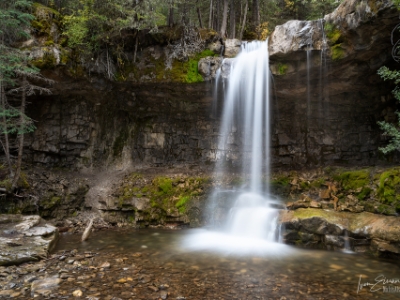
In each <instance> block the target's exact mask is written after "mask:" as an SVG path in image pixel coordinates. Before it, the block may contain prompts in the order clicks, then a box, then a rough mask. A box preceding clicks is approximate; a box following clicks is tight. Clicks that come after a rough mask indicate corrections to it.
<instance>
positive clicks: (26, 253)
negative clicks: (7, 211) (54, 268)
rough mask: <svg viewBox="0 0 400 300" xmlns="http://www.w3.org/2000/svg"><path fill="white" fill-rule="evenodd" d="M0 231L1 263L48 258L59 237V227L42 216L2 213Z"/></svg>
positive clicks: (17, 262) (16, 262)
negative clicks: (47, 221)
mask: <svg viewBox="0 0 400 300" xmlns="http://www.w3.org/2000/svg"><path fill="white" fill-rule="evenodd" d="M16 221H17V222H19V223H18V224H15V222H16ZM0 232H3V234H2V235H0V249H1V252H0V265H13V264H20V263H23V262H27V261H37V260H40V259H43V258H46V257H47V255H48V253H49V251H51V250H52V249H53V247H54V246H55V244H56V242H57V239H58V230H57V228H56V227H54V226H52V225H50V224H48V223H46V221H45V220H43V219H42V218H41V217H40V216H19V215H1V217H0Z"/></svg>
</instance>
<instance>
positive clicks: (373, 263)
mask: <svg viewBox="0 0 400 300" xmlns="http://www.w3.org/2000/svg"><path fill="white" fill-rule="evenodd" d="M194 232H196V230H177V231H167V230H123V231H100V232H96V233H94V234H93V235H92V236H91V237H90V239H89V240H88V241H86V242H83V243H81V242H80V236H76V235H63V236H62V237H61V239H60V241H59V243H58V246H57V250H56V253H55V254H56V255H54V259H53V264H54V266H55V267H57V268H58V269H61V268H62V269H64V270H63V272H64V273H60V271H58V274H64V275H62V276H61V278H63V280H62V281H61V282H60V284H59V286H58V287H57V288H56V289H53V290H52V294H53V295H54V296H58V297H60V296H61V295H63V296H64V297H67V298H68V296H71V295H72V293H73V292H74V291H76V290H77V289H79V290H80V291H81V292H82V297H88V298H89V299H281V300H283V299H400V279H399V278H400V267H399V265H398V264H397V263H396V262H394V261H383V260H377V259H373V258H369V257H368V258H367V257H364V256H361V255H359V254H346V253H341V252H327V251H311V250H301V249H297V248H294V247H290V246H284V245H281V246H282V248H280V249H279V251H275V252H272V253H271V252H269V251H268V254H266V255H263V254H262V253H258V254H254V255H246V256H239V255H233V254H228V253H226V254H223V253H213V252H211V251H207V250H201V251H193V250H189V249H185V248H183V247H182V240H185V239H187V237H188V235H189V236H190V235H191V234H193V233H194ZM72 249H77V252H76V251H73V252H72V253H75V258H74V257H67V258H63V257H62V255H63V253H68V251H70V250H72ZM50 262H51V260H50ZM107 263H109V266H108V264H107ZM57 268H55V269H54V270H56V269H57ZM50 269H51V267H49V269H48V271H49V272H50ZM49 275H50V274H49ZM396 279H397V280H396ZM388 281H391V282H388ZM389 291H391V292H390V293H389ZM90 297H92V298H90Z"/></svg>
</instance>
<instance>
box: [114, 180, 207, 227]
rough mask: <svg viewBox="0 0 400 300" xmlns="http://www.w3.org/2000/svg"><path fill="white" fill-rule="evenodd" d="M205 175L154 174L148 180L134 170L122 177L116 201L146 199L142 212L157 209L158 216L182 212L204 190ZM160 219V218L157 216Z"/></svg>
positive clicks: (149, 214) (149, 212)
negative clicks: (145, 205) (123, 178)
mask: <svg viewBox="0 0 400 300" xmlns="http://www.w3.org/2000/svg"><path fill="white" fill-rule="evenodd" d="M209 180H210V179H209V178H208V177H190V176H174V177H168V176H156V177H154V178H153V179H152V180H151V182H148V180H147V179H145V178H144V177H143V175H141V174H137V173H133V174H131V175H129V176H128V177H127V178H125V180H124V183H123V184H122V186H121V187H120V190H119V203H120V206H121V207H122V206H124V204H125V203H127V202H130V201H131V199H132V198H133V197H134V198H139V199H141V198H146V199H149V201H150V202H149V204H150V206H149V207H148V208H147V209H146V211H144V212H141V213H142V214H144V215H146V214H147V215H148V216H151V215H153V214H152V213H151V212H152V211H154V210H157V211H158V216H159V217H160V218H163V217H165V216H166V215H179V214H181V215H183V214H185V213H186V212H187V207H188V204H189V203H190V201H192V200H193V199H195V198H197V197H199V196H201V195H203V194H204V189H205V188H207V186H208V184H209ZM158 221H159V222H162V220H158Z"/></svg>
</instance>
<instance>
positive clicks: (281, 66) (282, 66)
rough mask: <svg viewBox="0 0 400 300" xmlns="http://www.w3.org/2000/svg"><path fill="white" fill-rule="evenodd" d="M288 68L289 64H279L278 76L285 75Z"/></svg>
mask: <svg viewBox="0 0 400 300" xmlns="http://www.w3.org/2000/svg"><path fill="white" fill-rule="evenodd" d="M288 68H289V67H288V65H287V64H283V63H279V64H278V75H285V74H286V72H287V70H288Z"/></svg>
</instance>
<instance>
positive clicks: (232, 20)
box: [229, 0, 236, 39]
mask: <svg viewBox="0 0 400 300" xmlns="http://www.w3.org/2000/svg"><path fill="white" fill-rule="evenodd" d="M229 27H230V28H229V37H230V38H231V39H234V38H235V37H236V11H235V0H231V9H230V18H229Z"/></svg>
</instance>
